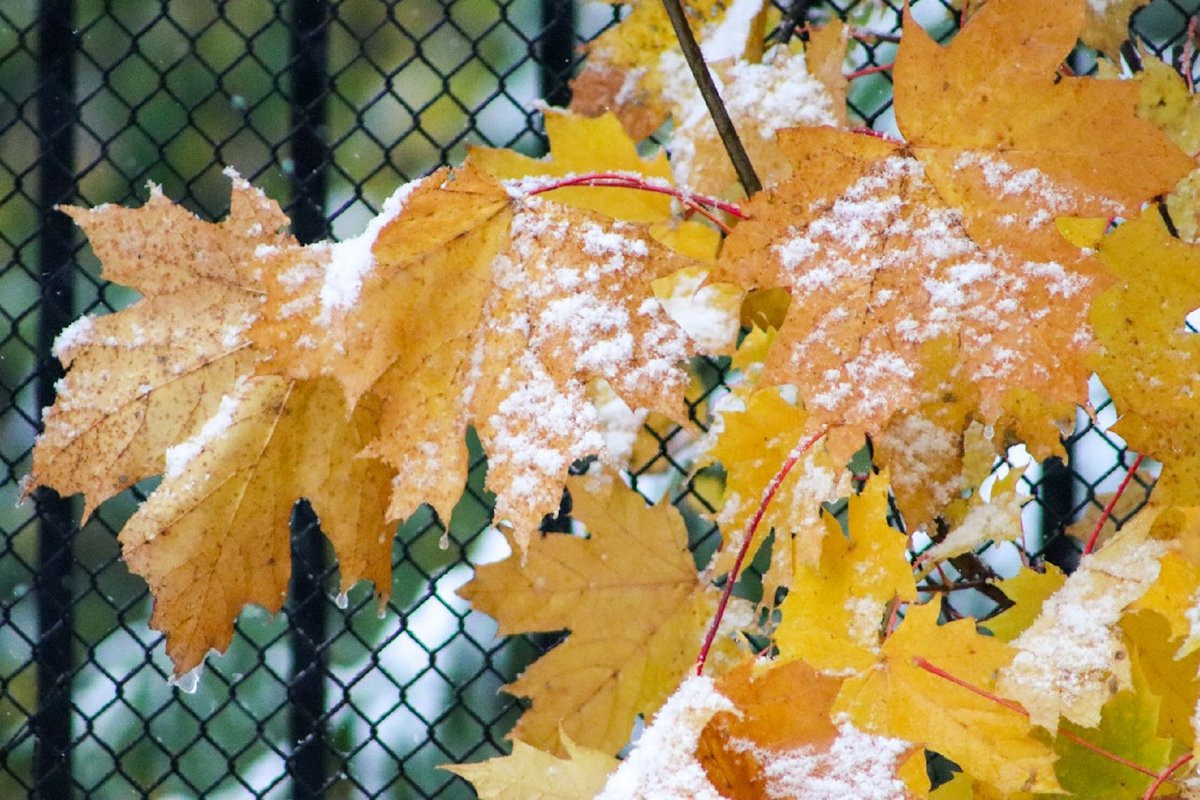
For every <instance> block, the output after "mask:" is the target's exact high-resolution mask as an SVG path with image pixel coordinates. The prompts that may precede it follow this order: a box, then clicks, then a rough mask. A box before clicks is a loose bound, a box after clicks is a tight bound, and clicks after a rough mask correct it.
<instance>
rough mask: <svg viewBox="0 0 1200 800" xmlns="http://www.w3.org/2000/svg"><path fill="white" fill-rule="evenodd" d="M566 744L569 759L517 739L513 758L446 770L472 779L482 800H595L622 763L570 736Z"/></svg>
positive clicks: (451, 766)
mask: <svg viewBox="0 0 1200 800" xmlns="http://www.w3.org/2000/svg"><path fill="white" fill-rule="evenodd" d="M562 743H563V747H564V748H566V751H567V758H558V757H556V756H554V755H551V754H550V753H546V752H543V751H542V750H538V749H537V748H536V747H530V746H529V745H527V744H525V743H524V742H522V741H521V740H520V739H516V740H514V741H513V750H512V755H508V756H500V757H498V758H490V759H488V760H487V761H482V762H480V763H478V764H447V765H445V766H443V767H442V769H444V770H449V771H450V772H453V773H454V774H455V775H458V776H459V777H462V778H466V779H467V780H469V781H470V782H471V785H472V786H474V787H475V792H476V793H477V794H478V795H479V800H592V798H594V797H595V796H596V794H597V793H598V792H599V791H600V790H601V789H603V788H604V782H605V781H606V780H608V775H609V773H611V772H612V771H613V770H614V769H616V767H617V764H619V763H620V762H619V761H617V760H616V759H615V758H613V757H612V756H610V755H608V754H607V753H602V752H600V751H599V750H592V749H590V748H587V747H581V746H579V745H577V744H575V743H574V742H573V741H571V739H570V738H568V737H566V736H564V737H563V739H562ZM551 776H552V777H551Z"/></svg>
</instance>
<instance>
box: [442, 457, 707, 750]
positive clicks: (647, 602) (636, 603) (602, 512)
mask: <svg viewBox="0 0 1200 800" xmlns="http://www.w3.org/2000/svg"><path fill="white" fill-rule="evenodd" d="M612 483H614V482H613V481H601V480H599V479H597V478H588V477H584V478H573V479H571V481H570V482H569V484H568V486H569V488H570V491H571V499H572V503H573V511H572V513H573V515H574V516H575V517H576V518H577V519H579V520H580V521H582V522H583V524H584V525H585V526H586V528H587V530H588V531H589V533H590V534H591V536H590V538H588V539H580V538H578V537H574V536H565V535H552V536H547V537H545V538H543V539H541V540H540V541H538V542H536V543H535V546H533V547H531V548H530V549H529V553H528V556H527V558H526V560H525V564H524V565H523V566H522V564H521V559H520V557H518V556H515V555H514V556H513V557H511V558H509V559H508V560H506V561H503V562H500V563H498V564H492V565H488V566H484V567H481V568H479V570H478V571H477V572H476V576H475V578H474V580H472V581H471V582H470V583H468V584H467V585H466V586H465V587H464V588H463V589H462V590H461V591H460V592H459V593H460V594H461V595H462V596H463V597H464V598H466V599H467V600H469V601H470V602H471V604H472V606H474V607H475V608H477V609H479V610H481V611H483V612H484V613H486V614H488V615H489V616H492V617H494V618H495V619H496V621H497V622H498V623H499V625H500V633H501V634H502V635H508V634H512V633H518V632H523V631H554V630H562V629H564V628H566V629H569V630H570V631H571V633H570V635H568V636H567V639H566V641H565V642H564V643H563V644H561V645H559V646H558V647H556V648H554V649H553V650H551V651H550V652H549V653H547V654H546V655H545V656H543V657H542V658H540V659H539V660H538V661H536V662H534V664H533V666H531V667H530V668H529V669H527V670H526V671H525V672H524V673H522V675H521V677H520V678H518V679H517V680H516V682H514V683H512V684H510V685H509V686H508V687H507V689H506V691H508V692H509V693H511V694H514V695H517V696H524V697H529V698H530V699H531V701H532V708H531V709H530V710H529V711H527V712H526V713H525V715H524V716H522V717H521V720H520V722H518V723H517V727H516V728H515V729H514V731H513V737H514V738H517V739H520V740H522V741H525V742H528V743H530V744H532V745H534V746H535V747H539V748H543V749H547V750H551V751H556V750H557V747H558V734H559V729H560V726H561V729H562V731H563V732H564V733H565V734H566V735H567V736H569V737H571V739H573V740H574V741H576V742H579V743H580V744H582V745H585V746H587V747H592V748H596V749H599V750H604V751H607V752H616V751H617V750H618V749H620V748H621V747H622V746H623V745H624V744H625V743H626V741H627V739H628V738H629V733H630V730H631V729H632V726H633V721H634V717H635V716H636V715H637V714H646V715H649V714H651V713H653V712H654V711H655V710H656V709H658V707H659V706H660V705H661V704H662V703H663V701H664V700H666V698H667V696H668V695H669V694H670V693H671V692H672V691H673V690H674V689H675V687H676V686H677V685H678V684H679V681H680V680H681V679H682V677H683V675H684V673H685V672H686V671H687V669H688V668H689V667H690V666H691V665H692V663H693V661H694V660H695V657H696V652H697V651H698V650H699V647H700V640H701V637H702V635H703V633H704V630H705V627H706V624H707V622H708V620H709V618H710V616H711V614H712V612H713V609H714V608H715V597H714V596H713V594H712V593H710V592H708V591H706V590H705V588H704V585H703V584H702V583H701V581H700V578H699V576H698V575H697V573H696V568H695V564H694V563H693V560H692V556H691V554H690V553H689V552H688V549H687V533H686V531H685V530H684V526H683V521H682V519H681V518H680V516H679V514H678V512H676V511H675V509H674V508H672V507H671V506H670V505H669V504H667V503H661V504H659V505H658V506H655V507H648V506H647V505H646V503H645V501H644V500H643V499H642V497H641V496H640V495H638V494H637V493H636V492H634V491H632V490H630V489H626V488H624V486H623V485H620V486H613V485H612ZM698 734H699V731H698V730H697V735H698ZM643 741H645V740H644V739H643Z"/></svg>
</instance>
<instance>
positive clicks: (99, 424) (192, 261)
mask: <svg viewBox="0 0 1200 800" xmlns="http://www.w3.org/2000/svg"><path fill="white" fill-rule="evenodd" d="M64 210H65V211H66V213H68V214H69V215H70V216H71V217H72V218H73V219H74V220H75V221H76V222H77V223H78V224H79V225H80V226H81V227H82V228H83V229H84V231H85V232H86V233H87V235H88V238H89V239H90V241H91V243H92V248H93V249H94V250H95V252H96V255H97V256H98V257H99V258H100V262H101V265H102V270H103V271H102V276H103V277H104V278H105V279H107V280H111V281H114V282H118V283H123V284H125V285H127V286H130V287H132V288H134V289H137V290H138V291H139V292H141V293H142V298H141V299H140V300H138V301H137V302H135V303H134V304H133V305H131V306H130V307H128V308H126V309H124V310H123V311H120V312H118V313H116V314H110V315H108V316H104V317H83V318H81V320H79V321H77V322H76V323H75V324H73V325H71V326H70V327H69V328H67V329H66V330H65V331H63V333H62V334H61V335H60V336H59V338H58V341H57V342H56V343H55V355H56V356H57V357H58V358H59V359H60V360H61V361H62V362H63V364H64V365H65V366H66V367H67V368H68V372H67V376H66V378H65V379H64V380H63V381H62V382H61V383H60V384H59V386H58V399H57V401H56V402H55V404H54V405H53V406H52V407H51V408H49V409H47V411H46V414H45V423H46V427H45V431H44V432H43V433H42V435H41V436H40V437H39V438H38V443H37V447H36V449H35V450H34V461H33V474H32V480H31V485H38V484H45V485H48V486H53V487H54V488H55V489H57V490H58V491H59V492H60V493H61V494H64V495H68V494H74V493H76V492H83V493H84V500H85V505H86V507H85V510H84V518H87V517H88V516H89V515H90V514H91V512H92V510H93V509H95V508H96V506H97V505H99V504H100V503H102V502H103V501H104V500H106V499H107V498H109V497H112V496H113V495H115V494H116V493H118V492H120V491H121V490H122V489H125V488H126V487H128V486H132V485H133V484H135V483H137V482H138V481H140V480H142V479H143V478H146V477H148V476H151V475H156V474H158V473H160V472H162V471H163V469H164V466H165V462H164V458H163V454H164V452H165V451H166V449H167V448H168V447H170V446H171V445H173V444H176V443H178V442H179V441H181V440H183V439H186V438H188V437H190V436H191V435H192V434H194V433H196V432H197V431H198V430H199V429H200V427H201V426H202V425H203V424H204V422H205V421H206V420H207V419H209V418H210V417H211V416H212V415H213V413H214V412H215V411H216V410H217V407H218V405H219V404H220V402H221V398H222V395H224V394H225V393H226V392H228V391H230V390H231V389H232V387H233V384H234V382H235V381H236V380H237V378H238V376H240V375H244V374H246V373H247V372H249V371H250V370H251V369H253V366H254V364H255V363H256V362H257V361H258V360H259V359H261V358H262V357H263V354H262V353H261V352H258V351H256V350H254V349H253V348H251V347H249V346H248V344H247V341H246V338H245V331H246V329H247V327H249V325H250V323H251V322H252V321H253V320H254V319H255V317H256V316H257V315H258V313H259V307H260V305H261V303H262V286H261V278H260V276H259V271H260V270H261V269H262V264H261V262H260V261H259V260H258V259H257V258H256V256H255V252H256V250H258V249H259V248H262V247H270V248H276V247H282V246H286V245H287V244H288V243H290V242H291V241H292V240H291V238H290V237H289V236H287V234H285V233H281V232H280V229H281V228H282V227H284V226H285V225H286V224H287V218H286V217H285V216H284V215H283V213H282V212H281V211H280V210H279V206H278V205H276V204H275V202H274V201H272V200H269V199H267V198H266V197H265V196H264V195H263V194H262V193H261V192H259V191H258V190H257V189H253V188H251V187H250V185H249V184H248V183H246V182H245V181H244V180H242V179H240V178H237V177H235V178H234V180H233V193H232V199H231V208H230V214H229V218H228V219H226V220H225V221H223V222H219V223H209V222H204V221H202V220H200V219H198V218H196V217H195V216H193V215H192V214H191V213H190V212H188V211H187V210H186V209H184V208H182V207H180V206H176V205H175V204H173V203H172V202H171V201H170V200H168V199H167V198H166V197H164V196H163V194H162V192H161V191H160V190H159V189H158V188H157V187H155V186H153V185H152V186H151V191H150V198H149V200H148V201H147V202H146V204H145V205H144V206H142V207H140V208H121V207H118V206H103V207H100V208H96V209H92V210H87V209H82V208H66V209H64Z"/></svg>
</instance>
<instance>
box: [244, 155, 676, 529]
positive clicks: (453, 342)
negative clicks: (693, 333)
mask: <svg viewBox="0 0 1200 800" xmlns="http://www.w3.org/2000/svg"><path fill="white" fill-rule="evenodd" d="M510 188H512V191H513V195H514V196H510V194H509V192H508V191H507V190H506V189H505V187H503V186H502V185H500V184H499V183H497V182H496V181H495V180H493V179H491V178H488V177H487V176H485V175H482V174H481V173H480V172H478V171H476V170H474V169H472V168H470V167H467V168H465V169H461V170H457V171H455V172H450V171H448V170H442V171H440V172H438V173H435V174H434V175H432V176H430V177H429V178H427V179H425V180H424V181H423V182H422V183H421V184H420V185H418V186H417V187H415V189H413V191H412V192H411V194H410V195H409V196H408V197H407V199H406V200H405V203H404V208H403V210H402V212H400V213H399V214H398V215H397V216H396V218H395V219H394V220H393V221H391V222H389V223H388V224H387V225H386V226H385V227H384V228H383V229H382V230H381V231H380V232H379V233H378V236H377V238H376V239H375V242H374V246H373V248H372V251H371V252H372V257H373V260H372V263H371V264H370V266H369V267H368V268H367V269H366V270H364V271H363V273H362V276H361V290H360V292H359V296H358V300H357V302H355V303H353V304H349V305H346V306H336V307H332V308H330V307H329V306H328V304H326V303H324V301H323V295H322V287H323V286H324V284H325V281H326V280H327V276H328V275H329V274H330V272H331V271H333V270H336V269H337V264H336V263H329V264H321V263H317V264H311V265H305V266H304V267H303V268H297V269H296V270H294V271H292V272H290V273H283V274H282V275H278V277H277V278H276V279H274V280H273V281H272V282H271V284H270V292H269V298H268V302H267V306H266V309H265V311H264V314H263V317H264V319H263V321H262V322H261V323H259V324H258V325H256V326H255V327H254V329H253V330H252V331H251V335H252V336H254V337H255V339H256V341H259V342H261V343H262V345H263V347H264V348H269V349H270V350H271V351H272V352H273V353H274V354H275V355H274V357H273V359H272V361H271V362H270V363H268V364H267V365H266V366H265V367H264V369H265V370H270V371H277V372H280V373H281V374H285V375H290V376H309V375H314V374H323V375H329V376H332V377H334V378H335V379H336V380H338V381H339V382H340V383H341V384H342V386H343V388H344V390H345V392H346V395H347V399H348V400H349V401H350V403H351V404H353V403H355V402H357V400H358V398H361V397H363V396H364V395H366V394H370V395H372V396H374V397H375V398H377V400H378V403H379V408H380V434H379V436H378V437H377V438H376V439H375V440H374V441H372V442H371V443H370V444H369V446H368V448H367V452H368V453H370V454H371V455H374V456H377V457H379V458H381V459H383V460H384V461H386V462H387V463H389V464H391V465H393V466H394V467H395V469H396V470H397V472H398V475H397V478H396V481H395V484H394V485H393V488H392V492H391V501H390V504H389V510H388V515H389V518H391V519H397V518H402V517H406V516H408V515H409V514H411V513H412V512H413V511H414V510H415V509H416V508H417V507H418V506H419V505H420V504H421V503H425V502H428V503H429V504H430V505H432V506H433V507H434V509H436V510H437V511H438V513H439V514H440V515H441V516H442V518H443V519H448V518H449V513H450V510H451V508H453V506H454V503H455V502H457V500H458V497H459V495H460V494H461V492H462V487H463V485H464V483H465V480H466V467H467V465H466V446H465V444H464V435H465V431H466V426H467V425H468V424H474V425H475V426H476V427H477V429H478V431H479V436H480V440H481V441H482V443H483V446H484V449H485V450H486V451H487V454H488V458H489V471H488V478H487V485H488V488H489V489H491V490H492V491H494V492H495V493H496V495H497V498H496V510H495V515H496V519H497V521H498V522H503V523H505V524H507V525H511V526H512V528H513V530H514V531H515V535H516V537H517V541H518V542H519V543H520V544H521V546H522V547H524V546H525V544H526V543H527V542H528V536H529V534H530V532H531V531H533V530H534V529H536V528H537V525H538V523H539V522H540V521H541V519H542V517H543V515H545V514H548V513H553V512H555V511H556V510H557V509H558V503H559V500H560V497H561V482H562V480H563V478H565V477H566V474H567V469H568V467H570V465H571V463H572V462H573V461H574V460H576V459H579V458H583V457H585V456H589V455H594V454H596V453H600V454H601V455H602V456H603V455H604V454H605V442H604V437H603V432H604V428H603V425H602V423H601V421H600V419H599V418H598V415H597V412H596V409H595V407H594V406H593V405H592V403H591V402H590V401H589V400H588V388H589V387H588V384H589V382H591V381H593V380H598V379H603V380H605V381H606V382H607V383H608V385H609V386H610V387H611V389H612V390H613V391H614V392H615V393H616V394H617V395H618V396H619V397H620V398H621V399H622V400H623V401H624V402H625V403H626V404H627V405H628V406H629V407H630V408H631V409H634V410H637V409H643V408H645V409H651V410H656V411H660V412H662V413H664V414H668V415H670V416H672V417H673V418H675V419H682V418H684V417H685V414H684V412H683V410H682V401H681V399H680V398H681V396H682V389H683V388H684V387H685V386H686V385H687V380H688V377H687V374H686V372H685V371H683V370H682V369H681V368H680V363H681V362H682V361H683V360H684V359H685V358H686V357H687V356H688V355H690V353H691V348H692V346H693V345H692V344H691V342H690V341H689V340H688V338H687V336H686V334H684V332H683V331H682V330H681V329H680V328H679V327H678V326H677V325H675V323H673V322H672V321H671V320H670V319H669V318H668V317H667V316H666V314H665V312H664V310H663V308H662V305H661V303H660V302H659V301H658V300H657V299H656V298H655V297H654V294H653V291H652V289H651V286H650V284H651V281H653V280H654V279H655V278H658V277H661V276H663V275H666V274H669V273H671V272H674V271H675V270H676V269H679V268H681V267H683V266H685V265H686V264H687V263H688V262H687V261H686V260H685V259H683V258H681V257H679V256H676V255H674V254H673V253H671V252H669V251H667V250H666V249H665V248H663V247H662V246H661V245H659V244H658V243H657V242H655V241H654V240H653V238H652V237H651V236H650V235H649V234H648V233H647V232H646V230H645V229H644V228H643V227H641V226H638V225H636V224H633V223H628V222H620V221H614V220H611V219H605V218H603V217H599V216H597V215H595V214H591V213H588V212H586V211H582V210H577V209H573V208H568V207H565V206H561V205H558V204H557V203H553V202H550V201H549V200H544V199H541V198H539V197H528V196H524V195H523V194H522V191H521V189H520V187H519V186H516V187H510ZM348 354H352V357H348Z"/></svg>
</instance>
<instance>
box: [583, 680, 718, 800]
mask: <svg viewBox="0 0 1200 800" xmlns="http://www.w3.org/2000/svg"><path fill="white" fill-rule="evenodd" d="M733 710H734V705H733V703H732V702H730V700H729V698H727V697H725V696H724V695H723V694H721V693H720V692H718V691H717V688H716V685H715V684H714V683H713V682H712V679H711V678H708V677H701V676H695V675H693V676H691V677H689V678H687V679H686V680H685V681H684V682H683V684H682V685H680V687H679V688H678V689H676V690H675V693H674V694H673V695H671V696H670V697H669V698H668V699H667V702H666V704H665V705H663V707H662V708H661V709H659V711H658V713H657V714H656V715H655V716H654V719H653V721H651V723H650V725H649V726H648V727H647V728H646V730H645V732H644V733H643V734H642V736H641V738H640V739H638V742H637V745H636V746H635V747H634V749H633V752H632V753H630V755H629V757H628V758H627V759H625V760H624V761H622V762H621V765H620V766H619V767H617V771H616V772H614V773H613V774H612V776H611V777H610V778H609V779H608V783H607V784H605V786H604V791H602V792H601V793H600V794H598V795H597V796H596V800H721V795H720V794H719V793H718V792H717V790H716V789H715V788H714V787H713V785H712V784H711V783H709V781H708V778H707V777H706V776H705V774H704V767H703V766H701V765H700V762H699V761H697V760H696V757H695V750H696V743H697V742H698V741H699V739H700V731H701V730H703V728H704V726H705V725H706V724H707V723H708V721H709V720H710V719H712V717H713V715H715V714H716V713H717V712H719V711H733Z"/></svg>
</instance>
